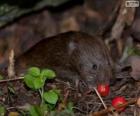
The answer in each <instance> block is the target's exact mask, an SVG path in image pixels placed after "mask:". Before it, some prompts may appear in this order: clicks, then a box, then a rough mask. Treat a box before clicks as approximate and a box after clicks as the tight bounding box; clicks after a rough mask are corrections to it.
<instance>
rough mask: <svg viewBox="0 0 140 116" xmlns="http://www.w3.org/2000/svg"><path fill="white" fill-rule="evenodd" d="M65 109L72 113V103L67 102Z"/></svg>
mask: <svg viewBox="0 0 140 116" xmlns="http://www.w3.org/2000/svg"><path fill="white" fill-rule="evenodd" d="M67 109H68V110H69V111H73V103H72V102H69V103H68V104H67Z"/></svg>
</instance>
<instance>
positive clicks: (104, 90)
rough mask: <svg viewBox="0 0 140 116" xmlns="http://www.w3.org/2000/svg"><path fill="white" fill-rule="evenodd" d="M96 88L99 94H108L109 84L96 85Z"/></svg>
mask: <svg viewBox="0 0 140 116" xmlns="http://www.w3.org/2000/svg"><path fill="white" fill-rule="evenodd" d="M97 90H98V92H99V93H100V95H101V96H104V97H105V96H107V95H108V94H109V90H110V88H109V85H98V86H97Z"/></svg>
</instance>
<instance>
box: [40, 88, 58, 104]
mask: <svg viewBox="0 0 140 116" xmlns="http://www.w3.org/2000/svg"><path fill="white" fill-rule="evenodd" d="M43 97H44V99H45V101H46V102H48V103H50V104H56V102H57V101H58V95H57V94H56V93H55V92H54V91H53V90H50V91H48V92H45V93H44V96H43Z"/></svg>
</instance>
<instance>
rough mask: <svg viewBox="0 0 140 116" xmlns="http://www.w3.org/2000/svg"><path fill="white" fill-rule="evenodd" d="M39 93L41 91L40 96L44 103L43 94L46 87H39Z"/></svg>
mask: <svg viewBox="0 0 140 116" xmlns="http://www.w3.org/2000/svg"><path fill="white" fill-rule="evenodd" d="M39 93H40V96H41V104H40V105H42V104H44V98H43V95H44V87H42V88H41V89H39Z"/></svg>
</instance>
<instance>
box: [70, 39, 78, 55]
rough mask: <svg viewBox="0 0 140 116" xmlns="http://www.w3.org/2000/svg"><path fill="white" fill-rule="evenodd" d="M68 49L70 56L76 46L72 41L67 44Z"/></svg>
mask: <svg viewBox="0 0 140 116" xmlns="http://www.w3.org/2000/svg"><path fill="white" fill-rule="evenodd" d="M68 47H69V48H68V50H69V51H68V52H69V54H72V53H73V51H74V50H75V49H76V48H77V44H76V43H75V42H74V41H71V42H70V43H69V45H68Z"/></svg>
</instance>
